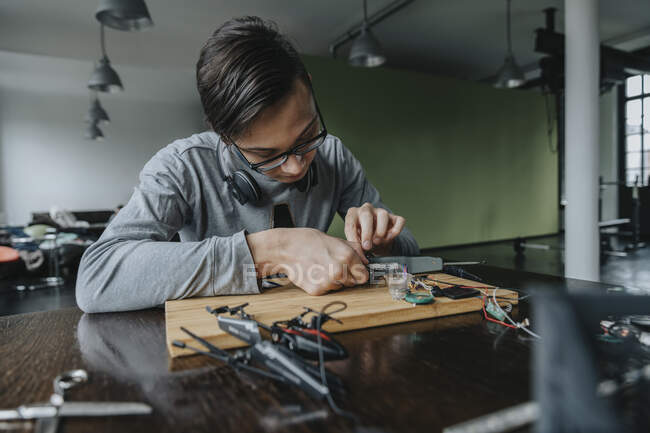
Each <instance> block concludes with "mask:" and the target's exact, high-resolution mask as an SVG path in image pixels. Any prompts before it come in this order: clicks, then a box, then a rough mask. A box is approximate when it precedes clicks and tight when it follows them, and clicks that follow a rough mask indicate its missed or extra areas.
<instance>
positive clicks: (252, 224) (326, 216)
mask: <svg viewBox="0 0 650 433" xmlns="http://www.w3.org/2000/svg"><path fill="white" fill-rule="evenodd" d="M196 78H197V85H198V90H199V94H200V96H201V102H202V104H203V108H204V111H205V115H206V120H207V122H208V124H209V125H210V127H211V128H212V131H209V132H204V133H201V134H196V135H193V136H191V137H189V138H186V139H183V140H177V141H175V142H173V143H172V144H170V145H169V146H167V147H165V148H164V149H162V150H161V151H159V152H158V153H157V154H156V155H155V156H154V157H153V158H152V159H151V160H150V161H149V162H148V163H147V164H146V165H145V167H144V168H143V170H142V172H141V173H140V184H139V186H138V187H136V188H135V191H134V193H133V196H132V197H131V199H130V200H129V202H128V204H127V205H126V206H125V207H124V208H123V209H122V210H121V211H120V212H119V214H117V215H116V217H115V218H114V220H113V221H111V223H110V225H109V226H108V228H107V229H106V231H105V232H104V233H103V235H102V236H101V238H100V239H99V240H98V241H97V242H95V243H94V244H93V245H92V246H90V247H89V248H88V250H87V251H86V252H85V254H84V256H83V258H82V261H81V266H80V268H79V275H78V278H77V292H76V294H77V303H78V304H79V307H80V308H81V309H82V310H84V311H86V312H101V311H121V310H134V309H140V308H148V307H152V306H156V305H160V304H162V303H163V302H164V301H166V300H168V299H179V298H186V297H190V296H213V295H230V294H255V293H259V288H258V279H259V278H262V277H264V276H267V275H272V274H275V273H278V272H281V273H285V274H287V276H288V277H289V279H290V280H291V281H293V282H294V283H295V284H296V285H298V286H299V287H301V288H302V289H304V290H305V291H306V292H308V293H310V294H313V295H320V294H323V293H326V292H328V291H330V290H336V289H340V288H342V287H344V286H353V285H356V284H362V283H365V282H366V281H367V279H368V273H367V271H366V268H365V266H364V264H366V263H367V259H366V257H365V254H366V253H369V252H370V253H374V254H378V255H386V254H399V255H414V254H418V252H419V249H418V246H417V243H416V242H415V239H414V238H413V236H412V235H411V234H410V233H409V232H408V230H407V229H406V228H405V227H404V218H402V217H400V216H397V215H393V214H392V213H391V212H390V210H389V209H388V208H387V207H386V206H385V205H384V204H383V203H382V202H381V199H380V197H379V193H378V192H377V190H376V189H375V187H374V186H373V185H372V184H370V183H369V182H368V181H367V179H366V177H365V174H364V172H363V169H362V167H361V165H360V164H359V161H357V159H356V158H355V157H354V156H353V155H352V154H351V153H350V151H349V150H348V149H347V148H345V147H344V146H343V144H342V143H341V141H340V140H339V139H338V138H336V137H334V136H332V135H329V134H328V132H327V129H326V128H325V122H324V120H323V117H322V115H321V113H320V111H319V109H318V105H317V103H316V98H315V96H314V92H313V90H312V87H311V77H310V76H309V75H308V73H307V71H306V70H305V67H304V65H303V64H302V61H301V59H300V57H299V56H298V53H297V52H296V51H295V49H294V48H293V46H292V45H291V44H290V43H289V42H288V40H287V39H286V38H285V37H284V36H282V35H280V34H279V33H278V32H277V30H276V29H275V27H274V26H273V25H271V24H269V23H267V22H265V21H263V20H261V19H259V18H256V17H245V18H240V19H233V20H231V21H229V22H227V23H225V24H224V25H223V26H221V27H220V28H219V29H217V30H216V31H215V32H214V34H213V35H212V36H211V37H210V38H209V39H208V41H207V42H206V44H205V45H204V47H203V49H202V50H201V54H200V57H199V61H198V63H197V68H196ZM336 212H338V213H339V215H341V216H342V217H344V218H345V235H346V238H347V240H343V239H338V238H334V237H331V236H328V235H327V234H325V233H324V232H325V231H326V230H327V229H328V228H329V226H330V224H331V222H332V219H333V217H334V214H335V213H336ZM176 233H178V234H179V235H180V239H181V242H180V243H179V242H170V240H171V239H172V237H173V236H174V235H176Z"/></svg>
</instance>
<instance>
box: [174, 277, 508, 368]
mask: <svg viewBox="0 0 650 433" xmlns="http://www.w3.org/2000/svg"><path fill="white" fill-rule="evenodd" d="M429 278H432V279H434V280H437V281H445V282H447V283H449V285H454V284H464V285H469V286H480V287H493V286H489V285H486V284H482V283H478V282H475V281H471V280H466V279H462V278H458V277H454V276H451V275H447V274H443V273H436V274H431V275H429ZM283 283H284V284H286V285H283V286H282V287H277V288H274V289H270V290H267V291H265V292H263V293H262V294H259V295H243V296H219V297H206V298H192V299H182V300H176V301H167V303H166V304H165V324H166V335H167V348H168V350H169V354H170V355H171V356H172V357H177V356H186V355H194V352H192V351H190V350H188V349H181V348H178V347H176V346H174V345H172V342H173V341H174V340H180V341H183V342H186V343H191V342H193V341H192V339H191V338H190V337H189V336H188V335H187V334H185V333H184V332H183V331H181V329H180V327H181V326H184V327H185V328H187V329H189V330H190V331H192V332H193V333H195V334H197V335H199V336H200V337H202V338H205V339H206V340H208V341H210V342H211V343H213V344H215V345H216V346H218V347H220V348H222V349H233V348H237V347H243V346H246V343H244V342H243V341H241V340H239V339H237V338H235V337H233V336H232V335H230V334H228V333H226V332H225V331H222V330H221V329H220V328H219V326H218V325H217V320H216V317H215V316H214V315H212V314H210V313H208V312H207V311H206V310H205V307H206V306H210V307H213V308H216V307H219V306H222V305H228V306H230V307H234V306H236V305H240V304H243V303H245V302H248V303H249V304H250V305H249V306H247V307H246V312H247V313H248V314H251V315H253V316H254V318H255V319H256V320H258V321H260V322H262V323H266V324H269V325H270V324H271V323H273V322H274V321H278V320H286V319H290V318H291V317H294V316H296V315H298V314H300V313H301V312H302V311H303V307H310V308H312V309H314V310H321V309H322V308H323V307H324V306H325V305H326V304H328V303H330V302H333V301H343V302H345V303H346V304H347V308H346V309H345V310H344V311H341V312H340V313H337V314H336V315H335V317H336V318H337V319H339V320H341V322H342V323H337V322H335V321H330V322H328V323H327V324H326V325H325V326H324V329H326V330H327V331H329V332H342V331H350V330H355V329H365V328H373V327H376V326H382V325H390V324H394V323H403V322H411V321H414V320H422V319H431V318H435V317H444V316H451V315H454V314H461V313H467V312H470V311H478V310H480V309H481V308H482V300H481V299H479V298H467V299H458V300H452V299H449V298H445V297H438V298H436V300H435V302H434V303H432V304H426V305H418V306H414V305H412V304H410V303H407V302H406V301H399V300H398V301H396V300H393V299H392V298H391V296H390V294H389V292H388V289H387V288H386V285H385V284H381V285H376V286H359V287H353V288H349V289H345V290H341V291H337V292H330V293H329V294H327V295H324V296H310V295H309V294H307V293H305V292H304V291H303V290H301V289H300V288H298V287H296V286H294V285H293V284H291V283H289V282H288V281H283ZM440 286H441V287H442V288H444V287H447V285H445V284H440ZM491 292H492V290H490V293H491ZM498 295H499V296H500V297H507V298H510V299H512V301H511V303H513V304H516V302H517V301H516V300H517V292H514V291H510V290H503V289H499V290H498ZM504 303H505V301H504Z"/></svg>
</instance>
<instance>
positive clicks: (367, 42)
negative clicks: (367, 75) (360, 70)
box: [348, 27, 386, 68]
mask: <svg viewBox="0 0 650 433" xmlns="http://www.w3.org/2000/svg"><path fill="white" fill-rule="evenodd" d="M385 62H386V56H384V54H383V50H382V49H381V46H380V45H379V42H378V41H377V39H375V37H374V36H373V34H372V33H371V32H370V29H368V28H365V27H364V29H363V30H362V31H361V34H360V35H359V37H357V38H356V39H355V41H354V43H353V44H352V47H351V48H350V55H349V56H348V63H349V64H350V65H352V66H363V67H366V68H373V67H375V66H380V65H383V64H384V63H385Z"/></svg>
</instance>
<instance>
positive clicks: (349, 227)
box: [344, 207, 361, 245]
mask: <svg viewBox="0 0 650 433" xmlns="http://www.w3.org/2000/svg"><path fill="white" fill-rule="evenodd" d="M358 211H359V208H356V207H351V208H350V209H348V213H347V214H345V227H344V230H345V238H346V239H347V240H348V241H350V242H356V243H358V244H359V245H361V239H359V228H358V227H357V213H358Z"/></svg>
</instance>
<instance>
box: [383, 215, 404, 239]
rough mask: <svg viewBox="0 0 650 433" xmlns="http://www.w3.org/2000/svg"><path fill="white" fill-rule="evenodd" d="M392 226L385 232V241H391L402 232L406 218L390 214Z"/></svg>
mask: <svg viewBox="0 0 650 433" xmlns="http://www.w3.org/2000/svg"><path fill="white" fill-rule="evenodd" d="M390 219H391V223H392V227H391V228H390V230H389V231H388V233H387V234H386V240H387V241H392V240H393V239H395V238H396V237H397V235H399V234H400V233H401V232H402V229H404V226H405V225H406V219H404V217H401V216H399V215H391V216H390Z"/></svg>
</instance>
